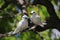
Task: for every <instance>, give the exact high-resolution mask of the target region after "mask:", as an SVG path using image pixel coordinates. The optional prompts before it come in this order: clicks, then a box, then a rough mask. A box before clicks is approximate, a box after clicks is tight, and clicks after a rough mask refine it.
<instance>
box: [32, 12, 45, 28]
mask: <svg viewBox="0 0 60 40" xmlns="http://www.w3.org/2000/svg"><path fill="white" fill-rule="evenodd" d="M31 14H32V16H31V21H32V22H33V23H34V24H36V25H40V26H41V27H44V25H46V23H43V22H42V21H41V18H40V16H39V15H37V14H36V12H35V11H32V12H31Z"/></svg>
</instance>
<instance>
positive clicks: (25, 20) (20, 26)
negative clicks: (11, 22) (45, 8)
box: [8, 11, 46, 34]
mask: <svg viewBox="0 0 60 40" xmlns="http://www.w3.org/2000/svg"><path fill="white" fill-rule="evenodd" d="M31 14H32V16H31V18H30V20H31V21H32V22H33V23H34V24H35V25H40V26H41V27H44V25H46V23H43V22H42V21H41V18H40V16H39V15H37V14H36V12H35V11H31ZM28 18H29V17H28V16H26V15H23V17H22V20H21V21H20V22H19V23H18V25H17V28H16V29H15V30H14V32H12V34H16V33H19V32H21V31H23V30H24V29H26V28H29V27H28ZM29 25H30V24H29ZM8 34H11V33H8Z"/></svg>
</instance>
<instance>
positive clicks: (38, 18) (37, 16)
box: [36, 15, 42, 24]
mask: <svg viewBox="0 0 60 40" xmlns="http://www.w3.org/2000/svg"><path fill="white" fill-rule="evenodd" d="M36 20H37V21H38V23H39V24H42V22H41V18H40V16H39V15H36Z"/></svg>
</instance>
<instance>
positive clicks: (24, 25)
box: [13, 15, 28, 34]
mask: <svg viewBox="0 0 60 40" xmlns="http://www.w3.org/2000/svg"><path fill="white" fill-rule="evenodd" d="M26 28H28V17H27V16H26V15H24V16H23V17H22V20H21V21H20V22H19V23H18V25H17V28H16V29H15V30H14V32H13V34H16V33H18V32H21V31H23V30H24V29H26Z"/></svg>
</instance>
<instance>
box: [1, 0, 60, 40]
mask: <svg viewBox="0 0 60 40" xmlns="http://www.w3.org/2000/svg"><path fill="white" fill-rule="evenodd" d="M3 4H4V0H0V7H1V6H2V5H3ZM15 10H16V9H15V7H14V6H13V5H11V4H10V5H9V6H8V7H7V8H6V9H4V11H2V12H0V16H2V17H4V18H0V33H7V32H9V31H11V30H14V29H15V28H16V26H17V23H18V22H19V21H20V20H21V15H19V14H18V13H16V14H15V13H13V11H15ZM27 10H28V13H30V12H31V11H32V10H34V11H36V12H37V13H38V11H39V13H38V14H39V15H40V16H41V19H42V21H45V20H46V18H48V17H49V14H48V12H47V10H46V8H45V7H44V6H42V5H40V8H39V10H38V6H32V7H30V6H29V7H27ZM7 12H8V13H7ZM12 14H13V15H12ZM15 15H16V16H15ZM11 16H15V17H11ZM29 16H30V14H29ZM58 16H59V17H60V14H58ZM16 20H17V22H16ZM40 34H41V35H42V36H43V38H44V39H45V40H50V37H49V35H48V34H49V33H48V32H46V31H44V32H42V33H41V32H38V34H35V33H34V32H32V31H27V32H23V33H22V34H21V38H20V39H21V40H41V37H40V36H39V35H40ZM0 40H15V36H11V37H4V38H1V39H0Z"/></svg>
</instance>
